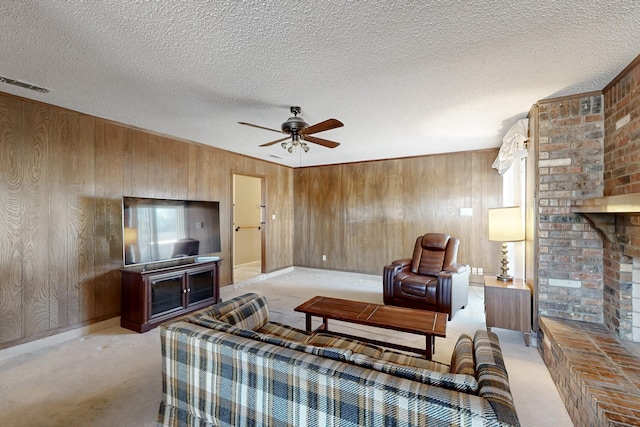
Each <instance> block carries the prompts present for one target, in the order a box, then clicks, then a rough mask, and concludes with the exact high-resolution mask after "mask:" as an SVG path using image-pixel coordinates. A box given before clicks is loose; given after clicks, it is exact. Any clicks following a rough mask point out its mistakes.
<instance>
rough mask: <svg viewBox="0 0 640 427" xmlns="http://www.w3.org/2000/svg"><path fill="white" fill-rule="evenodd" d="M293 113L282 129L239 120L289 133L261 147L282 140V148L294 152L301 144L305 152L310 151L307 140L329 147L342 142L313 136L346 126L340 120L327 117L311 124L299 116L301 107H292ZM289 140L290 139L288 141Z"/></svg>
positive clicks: (248, 124) (334, 146)
mask: <svg viewBox="0 0 640 427" xmlns="http://www.w3.org/2000/svg"><path fill="white" fill-rule="evenodd" d="M290 110H291V113H292V114H293V117H289V118H288V119H287V121H286V122H284V123H283V124H282V126H281V129H282V130H277V129H271V128H267V127H264V126H258V125H254V124H251V123H246V122H238V123H239V124H241V125H245V126H251V127H254V128H258V129H264V130H270V131H272V132H278V133H284V134H288V136H287V137H285V138H280V139H276V140H275V141H271V142H267V143H265V144H261V145H260V147H268V146H270V145H273V144H277V143H278V142H282V148H284V149H285V150H287V151H289V152H290V153H293V151H294V150H295V149H296V147H297V146H298V145H299V146H300V147H301V148H302V149H303V150H304V151H305V152H307V151H309V146H308V145H307V142H312V143H314V144H318V145H322V146H324V147H327V148H336V147H337V146H338V145H340V143H338V142H334V141H329V140H328V139H324V138H318V137H317V136H311V134H312V133H318V132H324V131H325V130H331V129H335V128H339V127H342V126H344V125H343V124H342V122H341V121H340V120H336V119H327V120H325V121H323V122H320V123H316V124H315V125H312V126H309V124H308V123H307V122H305V121H304V120H303V119H302V118H301V117H298V114H300V110H301V109H300V107H291V109H290ZM287 140H289V141H287Z"/></svg>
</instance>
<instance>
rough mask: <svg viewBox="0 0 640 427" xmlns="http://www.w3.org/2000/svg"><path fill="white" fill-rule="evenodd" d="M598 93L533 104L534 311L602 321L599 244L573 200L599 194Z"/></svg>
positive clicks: (600, 122)
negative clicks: (535, 203)
mask: <svg viewBox="0 0 640 427" xmlns="http://www.w3.org/2000/svg"><path fill="white" fill-rule="evenodd" d="M602 102H603V97H602V95H601V94H599V93H591V94H582V95H576V96H573V97H565V98H557V99H553V100H548V101H540V102H539V103H538V107H539V109H538V119H539V137H538V141H539V146H538V156H539V159H538V162H539V183H538V185H539V189H538V190H539V191H538V195H539V199H538V203H539V229H538V250H539V263H538V313H539V314H540V315H542V316H551V317H560V318H565V319H575V320H584V321H589V322H597V323H602V321H603V304H602V295H603V294H602V293H603V262H602V258H603V246H602V239H601V237H600V234H599V232H598V231H597V230H596V229H595V228H594V227H593V226H592V225H591V223H590V222H589V221H588V220H587V219H586V218H585V217H584V216H583V215H581V214H574V213H572V212H571V207H572V205H573V204H574V201H575V200H577V199H583V198H589V197H599V196H602V192H603V163H604V161H603V144H604V143H603V138H604V111H603V108H602Z"/></svg>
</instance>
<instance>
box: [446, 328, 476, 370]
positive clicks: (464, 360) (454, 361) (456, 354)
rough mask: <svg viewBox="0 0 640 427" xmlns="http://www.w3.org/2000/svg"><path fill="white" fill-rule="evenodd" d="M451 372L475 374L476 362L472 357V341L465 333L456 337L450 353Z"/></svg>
mask: <svg viewBox="0 0 640 427" xmlns="http://www.w3.org/2000/svg"><path fill="white" fill-rule="evenodd" d="M451 372H452V373H454V374H466V375H474V376H475V374H476V364H475V362H474V359H473V341H472V340H471V337H470V336H469V335H467V334H462V335H460V337H459V338H458V341H457V342H456V345H455V347H454V348H453V354H452V355H451Z"/></svg>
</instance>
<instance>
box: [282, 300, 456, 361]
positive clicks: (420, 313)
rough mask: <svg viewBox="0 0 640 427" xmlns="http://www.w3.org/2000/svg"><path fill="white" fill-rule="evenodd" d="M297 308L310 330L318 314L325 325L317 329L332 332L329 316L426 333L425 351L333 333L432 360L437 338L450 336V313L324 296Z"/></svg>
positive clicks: (392, 328) (330, 317)
mask: <svg viewBox="0 0 640 427" xmlns="http://www.w3.org/2000/svg"><path fill="white" fill-rule="evenodd" d="M294 310H295V311H298V312H301V313H305V315H306V329H307V331H311V318H312V316H316V317H322V325H320V326H319V327H318V328H317V329H316V331H324V332H329V319H334V320H341V321H343V322H349V323H357V324H360V325H367V326H376V327H378V328H385V329H391V330H394V331H402V332H408V333H411V334H418V335H424V336H425V337H426V349H425V350H422V349H417V348H415V347H408V346H404V345H399V344H394V343H389V342H386V341H384V342H383V341H376V340H372V339H368V338H361V337H354V336H352V335H347V334H343V333H337V332H333V331H331V333H332V334H336V335H342V336H348V337H350V338H357V339H359V340H362V341H367V342H370V343H372V344H376V345H381V346H385V347H391V348H396V349H399V350H404V351H411V352H414V353H419V354H423V355H424V356H425V357H426V358H427V359H429V360H431V357H432V355H433V352H434V351H435V337H442V338H444V337H446V336H447V320H448V317H449V315H448V314H447V313H438V312H434V311H426V310H418V309H414V308H404V307H395V306H390V305H379V304H371V303H368V302H361V301H351V300H346V299H339V298H329V297H323V296H316V297H313V298H311V299H310V300H309V301H307V302H305V303H303V304H301V305H299V306H298V307H296V308H294Z"/></svg>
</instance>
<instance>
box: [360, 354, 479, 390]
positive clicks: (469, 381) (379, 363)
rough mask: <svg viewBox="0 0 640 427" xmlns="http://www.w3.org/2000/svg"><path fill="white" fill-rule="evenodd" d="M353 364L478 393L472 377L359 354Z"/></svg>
mask: <svg viewBox="0 0 640 427" xmlns="http://www.w3.org/2000/svg"><path fill="white" fill-rule="evenodd" d="M351 362H352V363H354V364H355V365H358V366H362V367H365V368H369V369H375V370H376V371H380V372H385V373H387V374H390V375H395V376H397V377H401V378H406V379H408V380H412V381H419V382H422V383H424V384H429V385H434V386H438V387H442V388H446V389H449V390H456V391H461V392H463V393H473V394H477V393H478V381H477V380H476V378H475V377H474V376H471V375H464V374H451V373H447V372H438V371H431V370H429V369H422V368H415V367H412V366H406V365H398V364H396V363H391V362H388V361H384V360H380V359H377V358H373V357H368V356H366V355H364V354H357V353H354V354H353V355H352V356H351Z"/></svg>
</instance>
